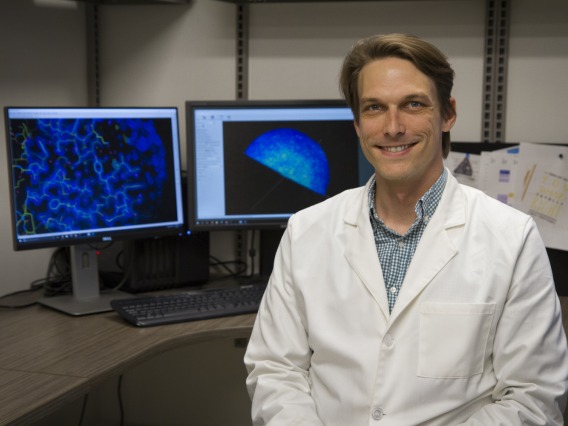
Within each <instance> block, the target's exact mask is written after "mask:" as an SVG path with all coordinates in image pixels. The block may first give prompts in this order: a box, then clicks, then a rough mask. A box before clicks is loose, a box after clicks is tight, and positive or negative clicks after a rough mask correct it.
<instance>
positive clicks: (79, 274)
mask: <svg viewBox="0 0 568 426" xmlns="http://www.w3.org/2000/svg"><path fill="white" fill-rule="evenodd" d="M69 249H70V252H71V278H72V283H73V293H72V294H70V295H63V296H53V297H44V298H42V299H40V300H39V301H38V302H39V303H40V304H41V305H43V306H47V307H49V308H52V309H56V310H58V311H60V312H64V313H66V314H69V315H73V316H80V315H89V314H96V313H101V312H109V311H112V308H111V306H110V301H111V300H114V299H124V298H127V297H132V295H130V294H127V293H122V292H118V291H111V290H109V291H108V292H101V291H100V290H99V269H98V262H97V250H96V249H95V248H94V247H92V246H89V245H76V246H71V247H69Z"/></svg>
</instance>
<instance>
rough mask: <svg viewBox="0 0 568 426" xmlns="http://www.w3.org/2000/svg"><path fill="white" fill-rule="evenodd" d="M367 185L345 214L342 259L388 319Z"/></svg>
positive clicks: (385, 295)
mask: <svg viewBox="0 0 568 426" xmlns="http://www.w3.org/2000/svg"><path fill="white" fill-rule="evenodd" d="M367 193H368V185H367V186H365V190H364V191H363V192H361V196H360V197H359V199H358V201H357V202H355V203H353V206H352V207H351V208H350V209H349V211H348V212H347V214H346V215H345V221H344V227H345V228H344V232H345V242H346V247H345V257H346V258H347V261H348V262H349V265H351V268H353V270H354V271H355V273H356V274H357V276H358V277H359V279H360V280H361V281H362V282H363V284H364V285H365V287H366V288H367V290H368V291H369V293H370V294H371V295H372V297H373V298H374V299H375V301H376V302H377V303H378V304H379V306H380V308H381V311H382V312H383V314H384V316H385V318H388V317H389V307H388V300H387V294H386V290H385V282H384V279H383V271H382V269H381V263H380V261H379V256H378V254H377V247H376V246H375V237H374V235H373V229H372V227H371V223H370V220H369V208H368V205H367Z"/></svg>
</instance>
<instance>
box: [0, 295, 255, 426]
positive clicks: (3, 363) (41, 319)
mask: <svg viewBox="0 0 568 426" xmlns="http://www.w3.org/2000/svg"><path fill="white" fill-rule="evenodd" d="M254 318H255V315H252V314H251V315H240V316H235V317H226V318H218V319H211V320H206V321H195V322H186V323H181V324H171V325H164V326H159V327H149V328H136V327H133V326H131V325H129V324H127V323H126V322H124V321H123V320H122V319H121V318H119V317H118V315H117V314H115V313H114V312H110V313H105V314H96V315H89V316H84V317H71V316H68V315H65V314H62V313H59V312H56V311H53V310H51V309H47V308H45V307H41V306H34V307H31V308H26V309H22V310H18V311H0V342H1V344H0V389H2V396H1V398H0V399H1V402H0V425H4V424H26V423H29V422H30V421H33V420H38V419H40V418H41V417H43V416H45V415H47V414H49V413H51V412H53V411H55V410H56V409H57V408H59V407H62V406H64V405H66V404H68V403H70V402H72V401H75V400H76V399H77V398H78V397H80V396H81V395H84V394H86V393H87V392H89V391H90V390H91V389H92V388H93V387H95V386H96V385H98V384H99V383H101V382H103V381H104V380H106V379H108V378H109V377H113V376H117V375H119V374H121V373H122V372H123V371H125V370H126V369H127V368H129V367H131V366H134V365H136V364H137V363H139V362H141V361H143V360H145V359H147V358H149V357H151V356H153V355H155V354H157V353H160V352H164V351H167V350H168V349H172V348H175V347H178V346H181V345H185V344H191V343H199V342H204V341H207V340H210V339H223V338H246V337H248V336H250V333H251V330H252V326H253V323H254Z"/></svg>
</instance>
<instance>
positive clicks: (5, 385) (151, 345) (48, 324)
mask: <svg viewBox="0 0 568 426" xmlns="http://www.w3.org/2000/svg"><path fill="white" fill-rule="evenodd" d="M560 301H561V305H562V311H563V320H564V326H565V329H567V330H568V297H560ZM254 318H255V316H254V315H241V316H236V317H227V318H219V319H212V320H207V321H196V322H187V323H181V324H171V325H165V326H159V327H150V328H136V327H133V326H131V325H128V324H127V323H126V322H124V321H123V320H122V319H120V318H119V317H118V316H117V315H116V314H115V313H113V312H110V313H106V314H97V315H91V316H85V317H71V316H67V315H65V314H61V313H59V312H56V311H52V310H50V309H47V308H44V307H41V306H34V307H32V308H26V309H22V310H19V311H1V310H0V342H1V343H0V389H2V392H1V396H0V425H6V424H13V425H16V424H29V423H30V422H32V421H35V420H39V419H40V418H42V417H43V416H45V415H47V414H50V413H52V412H54V411H55V410H57V409H58V408H60V407H63V406H65V405H67V404H68V403H71V402H73V401H75V400H76V399H77V398H79V397H81V396H82V395H84V394H86V393H88V392H89V391H90V390H91V389H92V388H94V387H95V386H97V385H98V384H100V383H101V382H103V381H104V380H106V379H108V378H109V377H114V376H117V375H119V374H121V373H122V372H124V371H125V370H126V369H128V368H129V367H131V366H134V365H136V364H137V363H139V362H141V361H143V360H145V359H147V358H149V357H152V356H153V355H155V354H158V353H160V352H164V351H167V350H168V349H172V348H175V347H178V346H181V345H185V344H192V343H199V342H204V341H207V340H210V339H223V338H247V337H248V336H249V335H250V332H251V330H252V326H253V323H254Z"/></svg>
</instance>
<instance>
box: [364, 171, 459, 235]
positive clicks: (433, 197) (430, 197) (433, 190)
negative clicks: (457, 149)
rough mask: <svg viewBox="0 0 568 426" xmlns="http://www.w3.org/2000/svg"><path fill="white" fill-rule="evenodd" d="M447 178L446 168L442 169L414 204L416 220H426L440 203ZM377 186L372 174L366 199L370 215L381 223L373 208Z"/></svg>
mask: <svg viewBox="0 0 568 426" xmlns="http://www.w3.org/2000/svg"><path fill="white" fill-rule="evenodd" d="M447 178H448V172H447V171H446V168H444V169H443V170H442V174H441V175H440V177H439V178H438V180H437V181H436V182H435V183H434V185H432V186H431V187H430V189H428V191H426V192H425V193H424V195H422V197H420V199H419V200H418V202H417V203H416V206H415V207H414V211H415V212H416V219H417V220H422V219H424V220H426V222H428V221H429V220H430V218H431V217H432V215H433V214H434V212H435V211H436V208H437V207H438V204H439V203H440V199H441V198H442V193H443V192H444V187H445V186H446V181H447ZM376 186H377V182H376V178H375V176H374V175H373V177H372V178H371V183H370V185H369V192H368V200H369V210H370V212H371V216H372V217H374V218H375V219H378V220H379V221H380V223H381V224H382V223H383V221H382V220H381V219H380V218H379V216H378V215H377V212H376V210H375V188H376Z"/></svg>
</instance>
